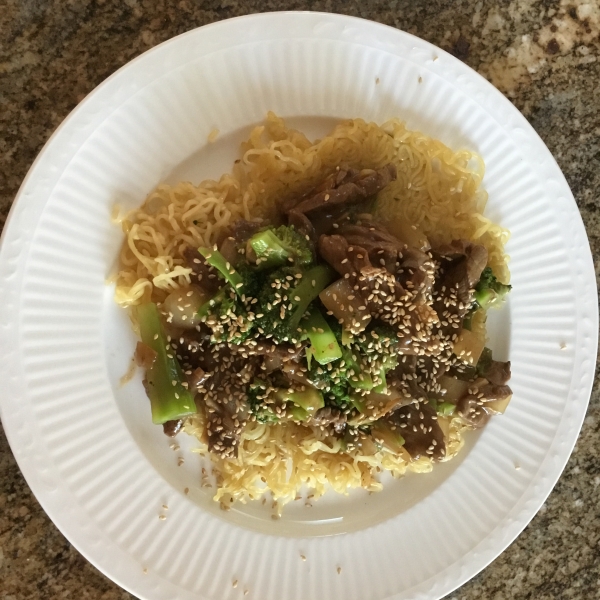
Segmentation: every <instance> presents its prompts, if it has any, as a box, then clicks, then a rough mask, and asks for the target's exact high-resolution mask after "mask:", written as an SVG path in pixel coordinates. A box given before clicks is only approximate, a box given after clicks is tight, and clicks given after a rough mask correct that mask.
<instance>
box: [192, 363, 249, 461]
mask: <svg viewBox="0 0 600 600" xmlns="http://www.w3.org/2000/svg"><path fill="white" fill-rule="evenodd" d="M257 362H258V361H257V360H256V359H251V360H246V359H239V358H237V357H229V359H228V360H224V361H223V362H222V363H221V364H220V365H219V367H218V369H216V370H215V371H214V372H213V374H212V377H211V378H210V379H209V380H208V381H207V382H206V386H205V392H204V393H203V394H200V395H199V399H200V402H201V403H204V406H205V410H206V417H207V424H206V432H207V435H208V449H209V450H210V451H211V452H214V453H215V454H219V455H220V456H222V457H224V458H231V457H234V456H237V452H238V446H239V439H240V435H241V433H242V430H243V428H244V426H245V425H246V422H247V421H248V416H249V414H250V406H249V403H248V395H247V390H248V385H249V384H250V383H251V382H252V380H253V379H254V376H255V373H256V369H257Z"/></svg>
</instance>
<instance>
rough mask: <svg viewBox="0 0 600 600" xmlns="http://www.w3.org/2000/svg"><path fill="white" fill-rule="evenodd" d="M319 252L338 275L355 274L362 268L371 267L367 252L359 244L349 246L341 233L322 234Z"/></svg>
mask: <svg viewBox="0 0 600 600" xmlns="http://www.w3.org/2000/svg"><path fill="white" fill-rule="evenodd" d="M319 254H320V255H321V258H323V259H324V260H326V261H327V262H328V263H329V264H330V265H331V266H332V267H333V268H334V269H335V270H336V271H337V272H338V273H339V274H340V275H346V274H348V275H353V276H356V275H357V274H358V273H360V272H361V271H362V269H364V268H367V267H371V262H370V261H369V255H368V252H367V251H366V250H365V249H364V248H361V247H360V246H351V245H350V244H349V243H348V241H347V240H346V238H345V237H343V236H341V235H322V236H321V237H320V238H319Z"/></svg>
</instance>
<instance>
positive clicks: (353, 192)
mask: <svg viewBox="0 0 600 600" xmlns="http://www.w3.org/2000/svg"><path fill="white" fill-rule="evenodd" d="M395 179H396V167H395V166H394V165H392V164H388V165H386V166H385V167H382V168H381V169H377V170H373V169H363V170H362V171H359V172H356V171H350V170H349V171H345V172H344V171H343V170H340V171H339V172H338V173H335V174H334V175H332V176H330V177H329V178H327V179H326V180H325V182H324V183H323V184H321V186H319V188H317V190H313V192H312V193H310V194H309V195H307V196H306V197H304V198H303V199H301V200H300V201H299V202H298V203H297V204H295V205H293V206H290V205H289V204H288V206H286V207H284V210H285V212H289V210H294V211H296V212H300V213H312V212H313V211H316V210H323V209H328V208H329V207H332V206H340V205H344V206H351V205H354V204H358V203H359V202H363V201H364V200H365V199H367V198H370V197H372V196H374V195H375V194H377V193H378V192H380V191H381V190H382V189H383V188H384V187H386V186H387V185H388V184H389V183H390V182H392V181H394V180H395Z"/></svg>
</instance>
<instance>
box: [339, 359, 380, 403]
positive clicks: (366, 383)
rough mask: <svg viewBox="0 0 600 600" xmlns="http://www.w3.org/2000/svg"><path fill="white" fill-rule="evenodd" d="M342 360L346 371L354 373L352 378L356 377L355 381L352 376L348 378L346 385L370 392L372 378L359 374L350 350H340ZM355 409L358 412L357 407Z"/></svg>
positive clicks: (365, 374) (358, 368) (366, 374)
mask: <svg viewBox="0 0 600 600" xmlns="http://www.w3.org/2000/svg"><path fill="white" fill-rule="evenodd" d="M342 358H343V359H344V362H345V363H346V368H347V370H348V371H352V372H353V373H354V377H356V381H355V380H354V379H353V377H352V376H350V377H348V383H349V384H350V386H351V387H353V388H356V389H359V390H366V391H370V390H372V389H373V378H372V377H371V375H370V373H361V372H360V366H359V365H358V363H357V362H356V361H355V360H354V358H353V357H352V352H351V350H349V349H348V348H344V349H343V350H342ZM357 409H358V410H360V409H359V408H358V407H357Z"/></svg>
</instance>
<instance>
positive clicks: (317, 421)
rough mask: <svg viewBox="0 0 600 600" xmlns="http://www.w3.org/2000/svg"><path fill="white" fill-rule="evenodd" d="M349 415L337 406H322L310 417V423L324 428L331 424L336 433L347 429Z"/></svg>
mask: <svg viewBox="0 0 600 600" xmlns="http://www.w3.org/2000/svg"><path fill="white" fill-rule="evenodd" d="M347 420H348V417H347V415H346V414H345V413H344V411H343V410H341V409H340V408H337V407H335V406H325V407H323V408H320V409H319V410H318V411H317V412H316V413H315V414H314V415H312V417H311V418H310V424H311V425H316V426H317V427H321V428H322V429H324V428H326V427H329V426H331V427H332V429H333V430H334V432H335V433H338V434H339V433H343V432H344V430H345V429H346V422H347Z"/></svg>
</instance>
